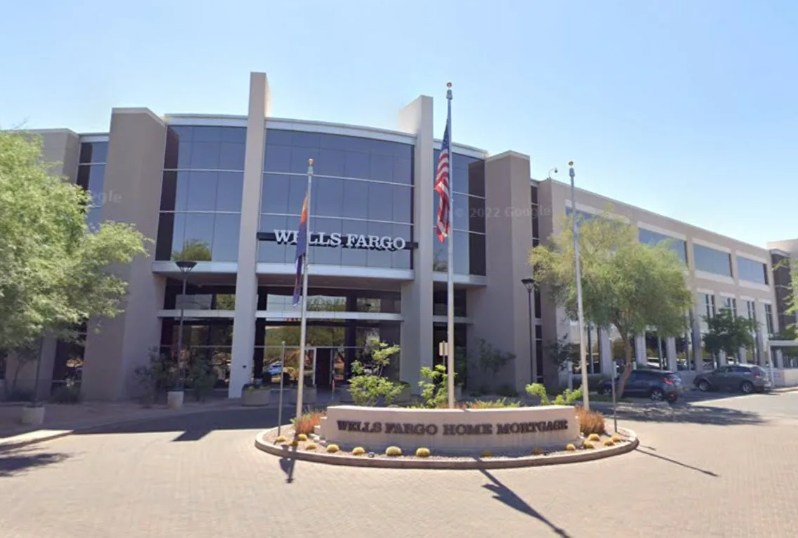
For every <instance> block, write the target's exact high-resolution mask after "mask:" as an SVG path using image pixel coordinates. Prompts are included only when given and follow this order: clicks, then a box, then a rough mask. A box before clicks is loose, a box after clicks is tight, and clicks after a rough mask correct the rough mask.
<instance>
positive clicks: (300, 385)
mask: <svg viewBox="0 0 798 538" xmlns="http://www.w3.org/2000/svg"><path fill="white" fill-rule="evenodd" d="M312 184H313V159H308V193H307V197H308V216H307V221H306V226H307V228H306V233H305V255H304V256H303V257H302V309H301V314H300V315H301V318H300V321H299V376H298V377H297V387H296V423H297V424H299V419H300V418H301V417H302V393H303V390H304V388H305V337H306V335H307V327H308V323H307V316H306V314H307V308H308V254H310V252H309V251H308V247H309V246H310V213H311V212H310V207H311V203H310V200H311V197H310V189H311V186H312ZM300 218H301V217H300ZM296 435H297V433H296V430H295V431H294V436H296Z"/></svg>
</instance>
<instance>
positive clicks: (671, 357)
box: [665, 336, 678, 372]
mask: <svg viewBox="0 0 798 538" xmlns="http://www.w3.org/2000/svg"><path fill="white" fill-rule="evenodd" d="M665 356H666V357H668V370H672V371H674V372H675V371H677V369H678V364H677V361H676V338H674V337H672V336H671V337H670V338H667V339H666V340H665Z"/></svg>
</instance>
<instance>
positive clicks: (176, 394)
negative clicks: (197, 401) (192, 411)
mask: <svg viewBox="0 0 798 538" xmlns="http://www.w3.org/2000/svg"><path fill="white" fill-rule="evenodd" d="M183 395H184V392H183V391H182V390H170V391H169V392H167V393H166V406H167V407H168V408H169V409H180V408H181V407H183Z"/></svg>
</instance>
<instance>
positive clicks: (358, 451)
mask: <svg viewBox="0 0 798 538" xmlns="http://www.w3.org/2000/svg"><path fill="white" fill-rule="evenodd" d="M365 453H366V449H365V448H363V447H362V446H357V447H355V448H354V449H353V450H352V455H353V456H362V455H363V454H365Z"/></svg>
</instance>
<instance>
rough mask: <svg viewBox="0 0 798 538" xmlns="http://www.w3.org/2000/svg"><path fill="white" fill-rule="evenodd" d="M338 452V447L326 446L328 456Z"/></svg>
mask: <svg viewBox="0 0 798 538" xmlns="http://www.w3.org/2000/svg"><path fill="white" fill-rule="evenodd" d="M339 450H341V449H340V448H339V447H338V445H327V452H329V453H330V454H335V453H336V452H338V451H339Z"/></svg>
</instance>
